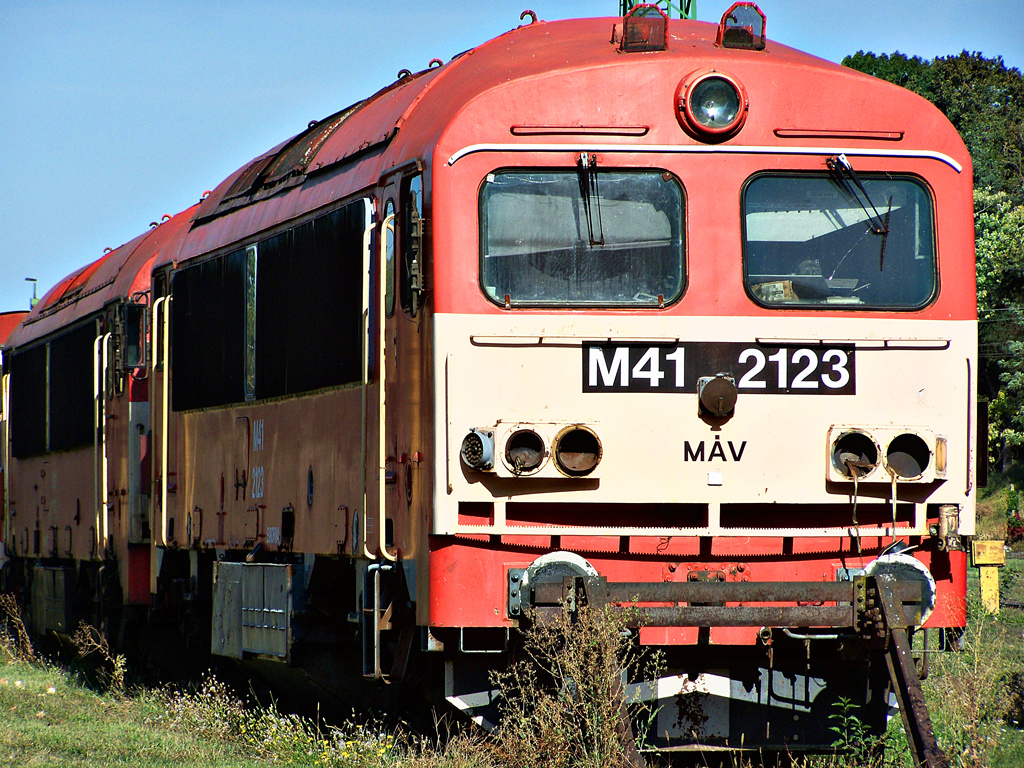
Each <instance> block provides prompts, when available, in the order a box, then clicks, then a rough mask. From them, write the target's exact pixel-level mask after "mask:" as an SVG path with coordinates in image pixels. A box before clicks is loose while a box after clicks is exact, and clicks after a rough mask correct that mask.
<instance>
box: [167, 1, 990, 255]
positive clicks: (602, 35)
mask: <svg viewBox="0 0 1024 768" xmlns="http://www.w3.org/2000/svg"><path fill="white" fill-rule="evenodd" d="M621 25H622V19H621V18H596V19H577V20H567V21H555V22H535V23H533V24H527V25H524V26H522V27H519V28H517V29H514V30H511V31H510V32H507V33H505V34H504V35H501V36H499V37H497V38H495V39H493V40H490V41H488V42H486V43H483V44H482V45H480V46H479V47H477V48H474V49H472V50H470V51H467V52H466V53H463V54H461V55H459V56H457V57H455V58H454V59H452V60H451V61H450V62H448V63H447V64H445V65H443V66H440V67H434V68H431V69H428V70H424V71H423V72H419V73H417V74H414V75H407V76H406V77H404V78H402V79H400V80H398V81H396V82H395V83H393V84H391V85H389V86H388V87H386V88H384V89H383V90H381V91H379V92H378V93H376V94H374V95H373V96H371V97H370V98H368V99H366V100H365V101H363V102H359V103H357V104H354V105H352V106H350V107H348V108H346V109H344V110H342V111H341V112H339V113H337V114H335V115H332V116H331V117H329V118H326V119H325V120H323V121H320V122H319V123H316V124H315V125H314V124H311V127H310V128H309V129H308V130H306V131H304V132H303V133H301V134H299V135H297V136H296V137H294V138H293V139H291V140H289V141H286V142H284V143H283V144H281V145H279V146H278V147H276V148H275V149H273V150H271V151H270V152H268V153H266V154H264V155H262V156H261V157H259V158H256V159H255V160H254V161H252V162H251V163H248V164H247V165H246V166H244V167H243V168H241V169H239V170H238V171H237V172H236V173H235V174H233V175H232V176H230V177H229V178H228V179H226V180H225V181H224V182H223V183H221V184H220V185H219V186H218V187H217V188H216V189H215V190H214V192H213V193H212V194H211V195H210V196H209V197H208V198H207V200H206V201H204V203H203V204H202V205H201V206H200V208H199V209H198V210H197V211H196V216H195V222H194V224H193V227H192V229H191V231H190V233H189V235H188V237H187V238H186V239H185V240H184V241H183V243H182V248H181V250H180V251H179V252H177V253H173V252H172V251H173V249H169V250H168V251H166V252H164V253H162V254H161V257H160V262H164V263H165V262H168V261H171V260H175V261H185V260H188V259H190V258H193V257H196V256H200V255H203V254H205V253H209V252H211V251H214V250H216V249H219V248H223V247H226V246H229V245H231V244H233V243H237V242H239V241H241V240H243V239H245V238H247V237H249V238H251V237H252V236H253V235H254V233H257V232H260V231H262V230H266V229H268V228H271V227H274V226H276V225H279V224H281V223H283V222H286V221H288V220H289V219H292V218H295V217H298V216H301V215H303V214H304V213H306V212H308V211H312V210H315V209H317V208H320V207H322V206H325V205H329V204H330V203H332V202H334V201H335V200H336V199H337V198H338V197H340V196H342V195H344V194H352V193H354V192H356V191H358V190H363V189H368V188H370V187H372V186H373V185H375V184H376V183H377V182H378V180H379V179H380V178H381V176H382V175H384V174H386V173H388V172H389V170H391V169H393V168H395V167H397V166H399V165H401V164H403V163H405V162H409V161H412V160H420V161H422V162H423V163H424V164H426V165H427V166H430V165H431V163H433V164H434V167H437V166H438V165H439V164H442V163H443V162H444V161H447V160H448V158H449V156H450V154H451V153H453V152H456V151H458V150H459V149H462V148H464V147H466V146H470V145H474V144H479V143H481V142H504V143H515V142H517V141H518V142H523V143H529V142H530V141H531V140H532V136H530V135H527V134H529V133H530V131H531V130H532V129H535V128H536V127H538V126H540V127H544V126H548V127H554V126H559V127H561V128H562V129H563V131H564V133H563V136H564V138H563V139H562V140H565V141H573V140H575V141H578V140H579V134H584V135H585V134H588V133H591V134H594V133H600V131H601V129H607V128H610V127H612V128H614V127H617V128H620V129H624V131H623V133H622V135H621V136H614V137H613V138H612V140H613V141H619V142H622V143H637V142H642V143H645V144H677V145H678V144H697V143H700V142H699V141H698V140H697V139H694V138H692V137H691V136H689V135H688V134H687V133H686V132H685V131H683V130H682V129H681V128H680V126H679V125H678V123H677V122H676V120H675V114H674V105H675V100H676V96H675V91H676V88H677V86H678V84H679V82H680V80H681V79H682V78H684V77H685V76H687V75H688V74H691V73H693V72H694V71H696V70H700V69H709V68H718V69H720V70H722V71H724V72H727V73H729V74H732V75H733V76H735V77H737V78H738V79H739V80H740V82H742V83H743V84H744V86H745V87H746V89H747V92H748V94H749V97H750V103H751V107H750V116H749V118H748V120H747V123H746V125H745V126H744V128H743V130H742V131H740V132H739V133H738V134H737V135H736V136H734V137H733V138H731V139H729V140H728V141H726V142H723V143H724V144H726V145H728V144H744V145H750V144H759V145H782V144H784V143H785V140H786V138H785V137H784V136H783V133H780V131H781V132H785V131H787V130H789V131H791V132H793V133H794V134H800V136H799V140H800V142H801V143H802V144H811V145H814V144H815V142H817V143H818V144H820V145H821V146H830V145H831V144H833V143H835V141H836V136H840V135H841V136H842V137H843V144H844V145H845V146H851V145H856V143H857V142H858V141H868V142H874V145H875V146H877V145H878V143H879V141H888V142H890V143H895V142H899V146H900V147H901V148H910V147H911V146H920V147H927V148H929V149H932V150H937V151H942V152H945V153H947V154H949V155H951V156H953V157H954V158H956V159H957V161H958V162H959V163H960V164H961V165H963V166H964V167H969V162H970V160H969V158H968V156H967V153H966V150H965V149H964V147H963V144H962V142H961V141H960V140H959V137H958V136H957V135H956V132H955V131H954V130H953V129H952V128H951V127H950V126H949V124H948V122H947V121H946V120H945V119H944V118H942V117H941V114H940V113H939V112H938V111H937V110H936V109H935V108H934V107H933V106H932V105H931V104H929V103H928V102H927V101H925V100H924V99H922V98H921V97H919V96H917V95H916V94H913V93H911V92H909V91H906V90H904V89H902V88H898V87H896V86H893V85H891V84H889V83H886V82H884V81H881V80H876V79H874V78H871V77H869V76H867V75H864V74H862V73H859V72H855V71H853V70H850V69H848V68H845V67H842V66H840V65H838V64H834V63H832V62H828V61H825V60H823V59H820V58H817V57H814V56H811V55H809V54H806V53H802V52H800V51H797V50H795V49H793V48H789V47H787V46H784V45H781V44H778V43H774V42H771V41H770V40H769V41H768V43H767V46H766V48H765V49H764V50H762V51H756V50H737V49H723V48H721V47H719V46H716V45H715V40H716V33H717V30H718V27H717V25H715V24H709V23H704V22H695V21H687V20H673V21H671V22H670V23H669V42H668V49H667V50H666V51H658V52H647V53H622V52H620V51H619V47H618V45H617V44H616V43H613V42H612V40H613V37H614V35H613V27H617V33H618V34H619V35H621ZM568 126H576V127H580V130H579V132H578V133H577V134H576V135H575V136H573V135H571V134H572V131H569V130H564V129H566V127H568ZM517 131H518V133H517ZM858 133H860V134H863V135H862V136H861V137H858V135H857V134H858ZM638 136H639V137H641V138H638ZM549 138H550V137H549ZM559 138H560V137H558V136H555V137H554V138H553V139H552V140H553V141H558V140H559ZM603 138H604V137H602V140H603ZM790 141H791V142H792V139H790ZM327 179H330V180H331V182H332V183H330V184H324V183H320V182H321V181H324V180H327ZM255 203H258V204H255Z"/></svg>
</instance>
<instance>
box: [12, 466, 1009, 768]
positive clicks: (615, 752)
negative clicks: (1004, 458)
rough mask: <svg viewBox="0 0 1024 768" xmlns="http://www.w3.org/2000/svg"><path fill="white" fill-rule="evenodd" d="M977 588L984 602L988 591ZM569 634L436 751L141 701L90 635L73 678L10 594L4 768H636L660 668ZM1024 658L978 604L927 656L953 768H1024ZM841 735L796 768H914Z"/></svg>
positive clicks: (231, 699) (554, 636) (547, 642)
mask: <svg viewBox="0 0 1024 768" xmlns="http://www.w3.org/2000/svg"><path fill="white" fill-rule="evenodd" d="M1008 491H1009V485H1008V484H1004V485H1002V486H1001V487H997V488H996V489H995V490H994V491H992V492H991V493H989V495H988V496H987V497H986V498H985V499H984V500H983V503H982V510H983V519H982V521H981V530H983V531H985V532H986V535H989V536H992V537H993V538H994V537H995V536H994V535H993V534H994V533H996V532H998V531H1000V530H1005V525H1006V520H1007V519H1008V517H1009V516H1010V514H1009V513H1010V512H1011V511H1012V510H1009V509H1008V506H1007V505H1008V503H1009V504H1010V505H1012V504H1013V501H1014V499H1015V498H1016V497H1015V496H1013V495H1012V493H1008ZM1002 584H1003V593H1004V596H1005V597H1007V598H1008V599H1009V600H1010V601H1012V602H1013V603H1020V604H1024V560H1014V559H1011V560H1010V562H1009V564H1008V565H1007V567H1006V568H1005V569H1004V570H1003V573H1002ZM971 591H972V594H974V595H976V594H977V584H976V583H972V585H971ZM570 624H571V623H570V621H569V620H568V619H563V620H562V621H556V622H553V623H548V624H545V625H543V626H541V627H539V628H538V629H536V630H535V631H533V632H532V633H530V634H529V636H528V637H527V638H526V643H525V646H524V651H525V653H524V654H523V657H524V658H523V662H522V663H521V664H519V665H518V666H515V667H513V668H512V669H510V670H509V671H508V672H506V673H504V674H503V675H500V676H499V677H498V679H497V680H496V682H497V683H498V684H499V685H500V687H501V689H502V691H503V703H502V706H503V710H504V712H503V714H504V718H505V720H504V722H505V725H504V727H503V728H502V729H501V730H499V731H498V732H497V733H495V734H491V735H484V734H480V733H478V732H474V731H468V730H467V731H456V732H447V731H446V732H445V733H444V738H440V737H438V738H435V739H433V740H430V739H422V738H414V737H413V736H411V735H410V734H408V733H406V732H404V731H403V730H402V729H400V728H398V729H396V728H393V727H389V728H385V727H384V726H383V725H381V724H380V723H373V722H365V721H355V720H353V721H352V722H349V723H345V724H342V725H340V726H325V725H320V724H317V723H315V722H311V721H309V720H305V719H302V718H299V717H297V716H294V715H288V714H285V713H282V712H280V711H278V709H277V708H276V707H274V706H269V707H266V706H256V705H252V704H246V703H245V702H243V701H242V700H241V699H240V698H239V697H238V696H236V695H235V694H233V693H232V692H231V691H229V690H228V688H227V687H226V686H225V685H223V684H222V683H221V682H219V681H218V680H216V679H214V678H213V677H208V678H206V679H205V680H203V681H202V682H201V683H200V684H199V685H198V687H196V688H194V689H189V690H180V689H160V690H132V689H131V687H130V686H126V683H125V666H124V659H123V658H121V657H119V656H114V655H112V654H111V652H110V650H109V648H107V646H106V644H105V643H104V642H103V640H102V638H101V637H100V636H99V634H98V633H96V632H95V630H93V629H91V628H90V627H88V626H85V625H83V626H80V627H79V628H78V631H77V632H76V634H75V640H74V642H75V644H76V646H77V647H78V649H79V652H80V654H81V655H82V656H85V657H88V658H91V659H92V660H93V662H94V663H93V669H94V670H96V671H97V672H98V674H94V675H91V676H89V677H86V676H84V675H83V674H82V673H81V672H79V673H69V672H67V671H64V670H61V669H59V668H57V667H56V666H53V665H51V664H49V663H47V662H44V661H40V660H39V659H38V658H37V656H36V653H35V650H34V649H33V647H32V644H31V642H30V639H29V637H28V634H27V633H26V632H25V628H24V626H23V624H22V623H21V619H20V617H19V615H18V613H17V608H16V605H15V603H14V601H13V598H12V597H11V596H9V595H0V711H2V712H3V713H4V717H3V718H2V719H0V765H11V766H29V765H31V766H108V765H109V766H114V765H126V766H127V765H131V766H180V765H184V764H187V765H199V766H225V767H227V766H247V765H252V764H254V763H256V762H261V763H272V764H278V765H291V766H339V767H346V768H347V767H351V768H356V767H357V766H358V767H360V768H362V767H364V766H368V767H370V768H384V767H386V766H402V767H403V768H527V767H528V766H540V765H543V766H559V767H562V768H570V767H575V766H580V767H586V768H604V767H605V766H607V767H608V768H615V766H619V765H623V764H625V763H626V757H627V756H626V753H625V751H624V745H625V744H627V743H628V739H625V738H624V734H623V720H622V717H621V707H622V705H623V704H622V698H621V696H619V685H620V680H621V674H620V673H621V670H622V669H623V667H633V668H635V669H642V670H643V671H644V672H645V673H646V674H651V673H652V671H656V667H657V665H658V658H657V657H653V658H643V657H641V656H638V655H637V654H636V649H635V647H634V646H633V645H631V643H630V642H629V641H628V634H627V633H624V632H623V631H622V629H623V626H622V622H621V619H620V620H616V619H612V618H610V617H609V616H606V615H604V614H602V613H601V612H597V611H595V612H593V613H587V612H585V611H584V612H582V613H581V616H580V617H579V620H578V621H577V622H576V623H575V624H574V625H570ZM1022 659H1024V611H1021V610H1019V609H1004V610H1003V612H1002V613H1001V614H1000V615H998V616H993V615H989V614H987V613H985V612H984V611H983V610H982V609H981V607H980V605H978V604H977V603H976V602H972V603H971V605H970V609H969V628H968V632H967V634H966V636H965V638H964V643H963V650H962V651H961V652H958V653H941V654H934V655H930V657H929V661H930V674H929V676H928V679H927V680H926V682H925V684H924V685H925V694H926V696H927V698H928V701H929V706H930V708H931V713H932V718H933V722H934V724H935V730H936V735H937V737H938V739H939V742H940V744H942V746H943V747H944V748H945V749H946V751H947V753H948V755H949V758H950V764H951V765H952V766H963V767H968V766H970V767H972V768H973V767H977V768H981V767H983V766H990V767H991V768H1001V767H1002V766H1006V767H1007V768H1009V767H1010V766H1019V765H1024V732H1022V731H1021V726H1022V722H1024V666H1022ZM637 665H641V666H639V667H638V666H637ZM99 691H102V692H103V693H102V694H101V693H100V692H99ZM633 710H634V711H633V713H632V714H633V720H634V722H640V723H643V722H645V720H646V721H647V722H649V721H650V720H649V718H650V716H651V714H652V713H651V712H644V711H642V710H641V709H639V708H637V707H636V706H634V707H633ZM832 722H833V728H832V731H833V733H834V734H835V743H836V746H837V748H838V749H837V752H836V754H833V755H819V756H814V757H806V758H805V757H798V758H794V765H796V766H798V768H840V766H842V767H843V768H846V767H847V766H864V767H865V768H867V767H870V768H890V767H891V768H910V766H911V760H910V757H909V753H908V751H907V749H906V747H905V743H906V739H905V736H904V734H903V733H902V727H901V724H900V720H899V718H895V719H893V720H892V721H891V722H890V728H889V732H888V733H887V734H886V737H885V739H884V744H885V745H886V750H885V754H884V757H883V756H881V755H879V751H878V750H877V749H876V748H875V747H876V746H877V744H876V742H872V741H871V740H869V739H868V738H867V737H866V734H865V729H864V728H863V727H862V725H861V723H860V721H859V720H858V718H857V713H856V710H855V708H852V707H843V706H840V707H838V708H837V710H836V712H835V713H834V715H833V717H832ZM439 731H445V728H443V727H441V728H439ZM442 745H443V747H442ZM648 764H649V765H650V764H657V761H656V760H651V759H649V760H648ZM735 765H736V766H747V765H750V763H749V762H748V761H746V760H738V761H737V762H736V763H735Z"/></svg>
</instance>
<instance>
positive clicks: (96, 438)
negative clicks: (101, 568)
mask: <svg viewBox="0 0 1024 768" xmlns="http://www.w3.org/2000/svg"><path fill="white" fill-rule="evenodd" d="M102 344H103V335H102V334H100V335H98V336H96V338H95V339H93V342H92V483H93V512H94V516H95V518H96V524H95V525H94V526H93V535H94V537H95V541H96V549H95V552H96V553H97V554H98V553H99V551H100V536H101V535H102V533H101V531H100V509H101V505H102V503H103V498H102V495H103V491H102V486H101V482H102V481H101V478H100V451H101V450H103V447H102V445H101V444H100V429H101V428H102V427H103V421H102V416H101V413H100V409H101V408H102V407H103V406H102V402H103V391H102V389H101V385H100V380H101V378H102V376H103V371H102V369H101V363H100V360H101V355H100V346H101V345H102Z"/></svg>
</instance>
